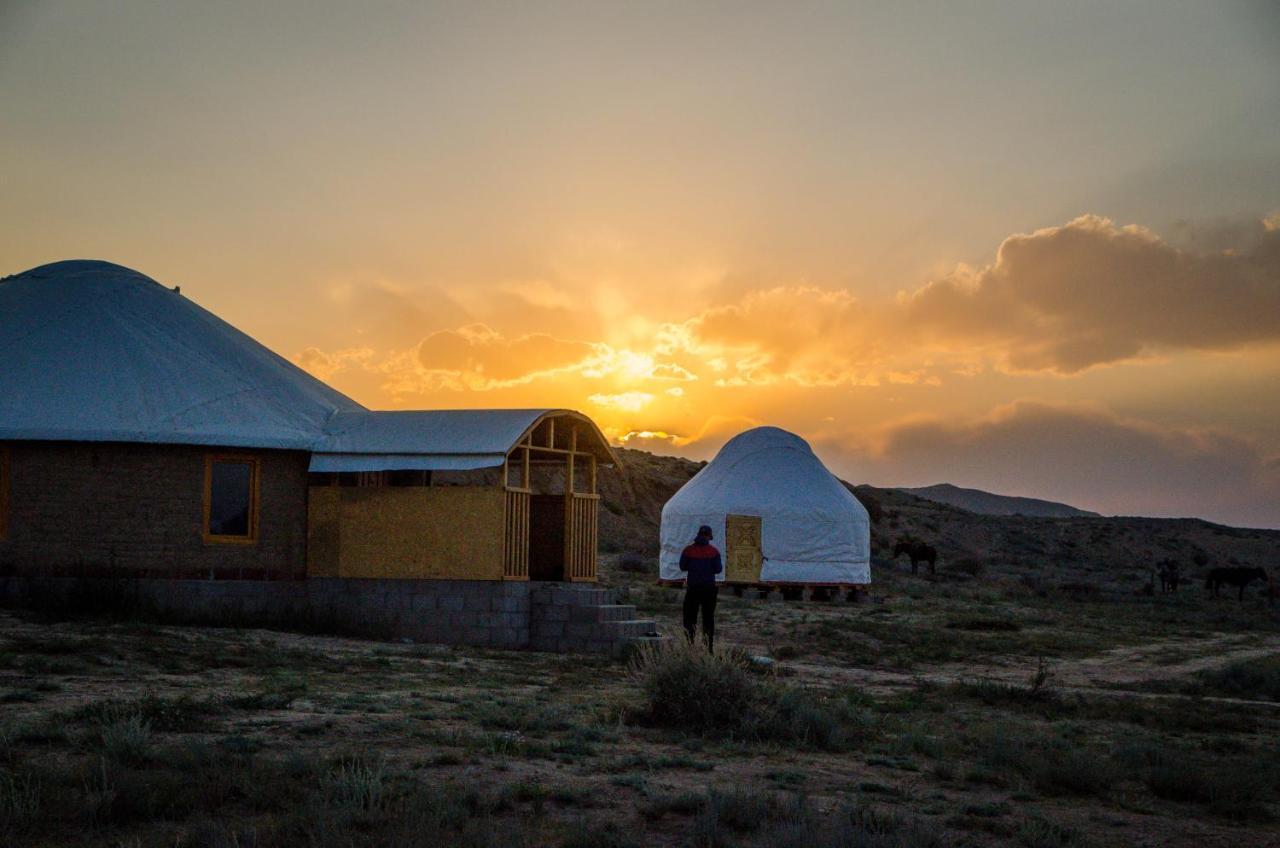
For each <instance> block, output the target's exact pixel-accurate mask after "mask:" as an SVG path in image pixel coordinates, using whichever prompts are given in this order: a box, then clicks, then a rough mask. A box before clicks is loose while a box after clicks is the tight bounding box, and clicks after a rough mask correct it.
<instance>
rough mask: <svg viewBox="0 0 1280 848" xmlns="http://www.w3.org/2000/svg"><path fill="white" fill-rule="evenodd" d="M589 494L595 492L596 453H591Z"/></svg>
mask: <svg viewBox="0 0 1280 848" xmlns="http://www.w3.org/2000/svg"><path fill="white" fill-rule="evenodd" d="M590 494H593V495H594V494H596V455H595V454H591V490H590Z"/></svg>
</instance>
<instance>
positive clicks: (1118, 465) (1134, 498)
mask: <svg viewBox="0 0 1280 848" xmlns="http://www.w3.org/2000/svg"><path fill="white" fill-rule="evenodd" d="M865 462H866V459H865V458H863V459H862V460H855V463H856V464H857V465H859V466H861V465H863V463H865ZM871 463H872V467H873V468H874V469H875V471H874V473H875V475H876V476H879V477H880V478H881V479H882V480H884V481H886V482H890V481H891V482H892V483H893V484H895V485H924V484H929V483H938V482H950V483H955V484H957V485H965V486H974V487H977V488H981V489H988V490H991V491H996V492H1001V493H1005V494H1018V495H1031V496H1035V497H1047V498H1052V499H1057V500H1062V501H1066V502H1067V503H1072V504H1075V505H1076V506H1081V507H1086V508H1089V509H1096V510H1098V511H1100V512H1103V513H1109V514H1142V515H1158V516H1200V517H1205V518H1210V519H1214V520H1219V521H1225V522H1230V523H1233V524H1241V523H1243V524H1251V525H1255V526H1269V527H1280V459H1277V458H1274V457H1267V456H1265V455H1263V454H1262V453H1261V452H1260V451H1259V449H1258V448H1257V446H1255V445H1254V444H1253V443H1251V442H1249V441H1247V440H1244V439H1241V438H1238V437H1236V436H1232V435H1228V434H1224V433H1220V432H1214V431H1195V430H1173V429H1168V428H1162V427H1157V426H1155V425H1152V424H1149V423H1145V422H1138V421H1132V420H1127V419H1122V418H1119V417H1117V416H1114V415H1112V414H1110V413H1108V412H1106V411H1104V410H1100V409H1096V408H1092V407H1063V406H1053V405H1047V404H1041V403H1032V402H1022V403H1017V404H1014V405H1012V406H1010V407H1006V408H1003V409H1001V410H999V411H998V412H997V413H995V414H993V415H991V416H988V417H986V418H982V419H978V420H973V421H965V422H958V423H957V422H944V421H938V420H928V421H918V422H913V423H907V424H902V425H899V426H897V427H895V428H893V429H891V430H890V431H889V432H888V433H887V435H886V438H885V440H884V443H883V445H882V446H881V447H880V450H879V451H878V453H877V455H876V456H875V458H874V459H873V460H871Z"/></svg>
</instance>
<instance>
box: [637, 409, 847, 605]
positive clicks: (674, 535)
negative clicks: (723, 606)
mask: <svg viewBox="0 0 1280 848" xmlns="http://www.w3.org/2000/svg"><path fill="white" fill-rule="evenodd" d="M727 515H758V516H760V517H761V535H762V539H761V548H762V552H763V554H764V557H765V561H764V564H763V567H762V568H761V573H760V578H761V580H762V581H765V582H778V583H789V582H795V583H870V582H871V569H870V553H871V550H870V548H871V522H870V519H869V518H868V517H867V511H866V509H864V508H863V506H862V504H860V503H858V499H857V498H855V497H854V496H853V495H852V494H851V493H850V492H849V490H848V489H846V488H845V487H844V486H843V485H842V484H841V483H840V481H839V480H837V479H836V478H835V477H834V476H833V475H832V474H831V472H830V471H828V470H827V469H826V467H825V466H824V465H823V464H822V461H821V460H819V459H818V457H817V456H815V455H814V453H813V450H812V449H811V448H810V447H809V444H808V443H807V442H806V441H805V440H804V439H802V438H800V437H799V436H797V435H795V434H794V433H788V432H787V431H786V430H780V429H778V428H777V427H757V428H756V429H754V430H748V431H746V432H745V433H741V434H739V435H737V436H735V437H734V438H732V439H730V440H729V442H728V443H727V444H726V445H725V446H724V447H723V448H721V449H720V452H719V453H718V454H716V457H715V459H713V460H712V461H711V462H710V463H708V464H707V465H706V466H705V467H704V468H703V469H702V470H701V471H699V472H698V473H697V474H696V475H694V477H693V479H692V480H690V481H689V482H688V483H686V484H685V485H684V486H683V487H682V488H681V489H680V491H678V492H676V493H675V495H674V496H673V497H672V498H671V500H669V501H667V503H666V506H664V507H663V508H662V552H661V558H660V562H661V576H662V578H663V579H664V580H680V579H682V578H683V577H684V574H683V572H681V571H680V552H681V551H682V550H683V549H684V547H685V546H686V545H688V544H689V543H691V542H692V541H693V537H694V535H695V534H696V533H697V531H698V527H699V526H700V525H703V524H707V525H710V526H711V528H712V529H713V530H714V531H715V536H716V540H715V544H716V546H717V547H719V548H720V549H721V551H722V552H725V551H724V541H725V516H727ZM723 578H724V575H723V574H722V575H721V579H723Z"/></svg>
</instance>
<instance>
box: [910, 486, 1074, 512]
mask: <svg viewBox="0 0 1280 848" xmlns="http://www.w3.org/2000/svg"><path fill="white" fill-rule="evenodd" d="M898 491H900V492H907V493H908V494H912V495H915V496H917V497H921V498H924V499H925V500H930V501H936V502H937V503H941V504H946V505H947V506H957V507H960V509H967V510H969V512H976V513H978V514H979V515H1027V516H1033V517H1036V518H1086V517H1087V518H1097V517H1098V513H1096V512H1089V511H1088V510H1087V509H1077V508H1076V507H1074V506H1070V505H1068V504H1064V503H1056V502H1054V501H1044V500H1040V499H1039V498H1020V497H1014V496H1013V495H997V494H994V493H992V492H984V491H982V490H981V489H964V488H961V487H960V486H953V485H951V484H950V483H938V484H937V485H934V486H921V487H918V488H914V489H910V488H899V489H898Z"/></svg>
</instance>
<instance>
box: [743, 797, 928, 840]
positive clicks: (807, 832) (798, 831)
mask: <svg viewBox="0 0 1280 848" xmlns="http://www.w3.org/2000/svg"><path fill="white" fill-rule="evenodd" d="M766 844H768V845H770V846H774V848H847V846H857V848H942V846H945V845H950V844H952V843H951V842H949V841H948V840H947V839H945V838H944V836H943V834H942V833H941V832H940V831H938V830H937V829H936V828H935V827H934V826H933V825H930V824H928V823H926V822H925V821H923V820H920V819H912V818H906V817H902V816H899V815H896V814H894V813H892V812H888V811H884V810H881V809H878V808H876V807H869V806H847V807H844V808H843V809H837V810H835V811H833V812H832V813H829V814H826V815H816V814H814V813H812V812H810V811H808V810H805V811H804V814H803V816H802V817H801V818H800V819H799V820H798V821H795V822H793V823H789V824H785V825H783V826H781V827H779V828H777V829H776V830H775V831H773V832H771V833H770V834H769V837H768V839H767V840H766Z"/></svg>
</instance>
